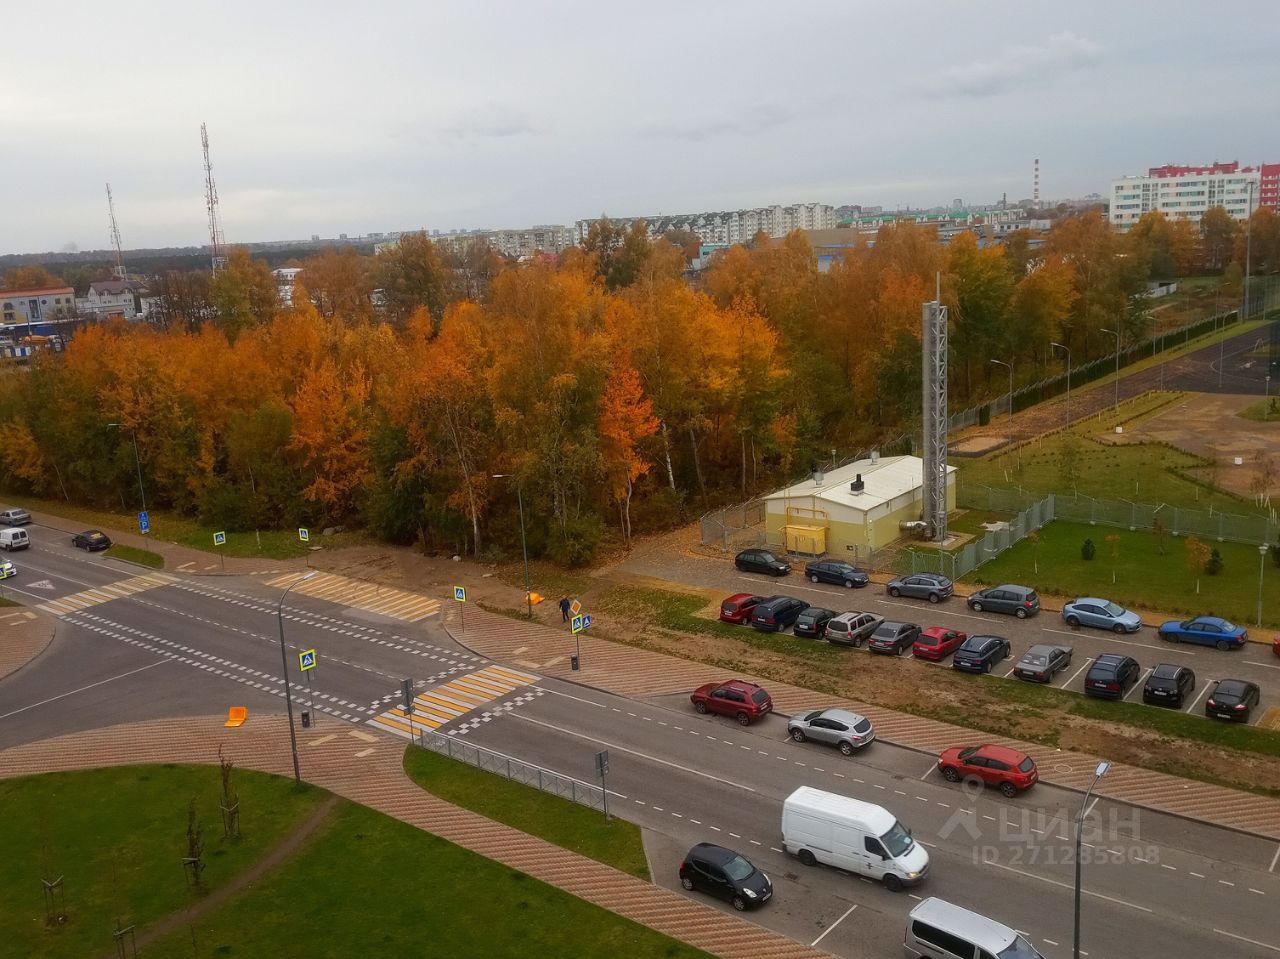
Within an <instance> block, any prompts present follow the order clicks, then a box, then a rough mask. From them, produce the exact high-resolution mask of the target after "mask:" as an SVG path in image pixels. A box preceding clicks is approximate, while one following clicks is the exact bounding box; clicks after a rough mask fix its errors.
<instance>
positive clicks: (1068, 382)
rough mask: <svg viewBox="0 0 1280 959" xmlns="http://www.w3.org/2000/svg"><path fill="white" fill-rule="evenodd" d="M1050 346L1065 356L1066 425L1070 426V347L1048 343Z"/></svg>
mask: <svg viewBox="0 0 1280 959" xmlns="http://www.w3.org/2000/svg"><path fill="white" fill-rule="evenodd" d="M1049 345H1050V346H1056V347H1057V348H1058V349H1060V350H1062V351H1063V352H1064V353H1066V354H1067V425H1068V426H1070V425H1071V347H1069V346H1063V345H1062V344H1061V343H1050V344H1049Z"/></svg>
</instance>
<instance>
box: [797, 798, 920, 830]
mask: <svg viewBox="0 0 1280 959" xmlns="http://www.w3.org/2000/svg"><path fill="white" fill-rule="evenodd" d="M784 805H785V806H786V807H787V808H789V809H800V810H803V811H805V812H813V813H819V814H820V815H823V816H826V817H835V818H839V819H844V820H853V821H855V822H857V823H859V824H860V825H862V826H864V827H866V828H867V829H868V830H870V831H871V832H872V833H874V834H875V835H877V836H883V835H884V834H885V833H887V832H888V831H889V830H890V829H892V828H893V824H894V823H896V822H897V821H898V820H897V819H895V818H894V816H893V813H891V812H889V810H887V809H885V808H884V807H883V806H877V805H875V803H869V802H863V801H862V800H861V799H850V798H849V797H848V796H841V795H839V794H837V793H829V792H823V791H822V790H821V789H814V788H813V787H812V786H801V787H800V788H799V789H797V790H796V791H795V792H793V793H792V794H791V795H790V796H788V797H787V800H786V803H785V804H784Z"/></svg>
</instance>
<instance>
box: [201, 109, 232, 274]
mask: <svg viewBox="0 0 1280 959" xmlns="http://www.w3.org/2000/svg"><path fill="white" fill-rule="evenodd" d="M200 145H201V146H203V147H204V203H205V207H206V208H207V209H208V211H209V252H210V255H211V258H212V259H211V262H212V265H213V272H214V273H217V272H218V271H219V270H220V269H222V267H223V265H224V264H225V263H226V262H227V259H226V256H225V255H224V253H223V243H222V224H221V222H219V219H218V187H217V184H215V183H214V182H213V164H212V163H210V162H209V131H208V129H207V128H206V127H205V125H204V124H203V123H202V124H200Z"/></svg>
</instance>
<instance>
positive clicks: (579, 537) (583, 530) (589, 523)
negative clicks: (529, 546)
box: [546, 514, 604, 567]
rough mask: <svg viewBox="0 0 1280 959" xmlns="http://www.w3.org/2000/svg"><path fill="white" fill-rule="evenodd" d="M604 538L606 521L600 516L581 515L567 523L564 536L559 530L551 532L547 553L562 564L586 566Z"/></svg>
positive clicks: (548, 538)
mask: <svg viewBox="0 0 1280 959" xmlns="http://www.w3.org/2000/svg"><path fill="white" fill-rule="evenodd" d="M603 538H604V523H603V522H602V521H601V520H600V517H599V516H595V515H593V514H588V515H586V516H579V517H578V518H577V519H572V520H569V522H568V523H566V524H565V529H564V535H563V536H561V535H560V531H559V530H554V531H552V532H551V534H550V535H549V536H548V537H547V544H546V555H547V556H548V557H550V558H551V559H552V560H553V561H554V562H556V563H559V564H560V565H561V566H568V567H574V566H586V565H587V564H588V563H590V562H591V560H592V558H593V557H594V556H595V554H596V550H597V549H599V547H600V541H601V540H602V539H603Z"/></svg>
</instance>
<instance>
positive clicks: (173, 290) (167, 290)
mask: <svg viewBox="0 0 1280 959" xmlns="http://www.w3.org/2000/svg"><path fill="white" fill-rule="evenodd" d="M209 280H210V275H209V273H208V271H206V270H165V271H164V272H162V273H160V274H159V275H157V276H156V277H155V278H154V279H153V280H152V282H151V294H152V297H153V299H152V307H151V311H150V314H149V322H150V323H151V324H152V325H153V326H156V327H158V328H160V329H162V330H174V331H179V332H181V331H186V332H195V331H196V330H197V329H199V328H200V326H201V324H203V323H207V322H210V321H211V320H213V318H214V316H215V315H216V313H215V310H214V305H213V299H212V293H211V291H210V284H209Z"/></svg>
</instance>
